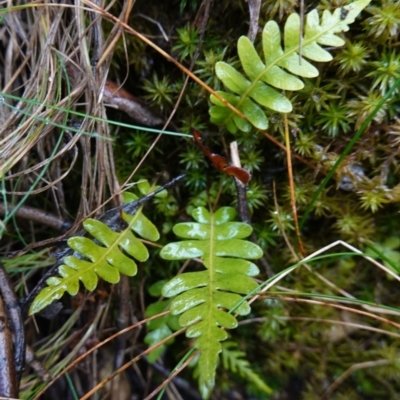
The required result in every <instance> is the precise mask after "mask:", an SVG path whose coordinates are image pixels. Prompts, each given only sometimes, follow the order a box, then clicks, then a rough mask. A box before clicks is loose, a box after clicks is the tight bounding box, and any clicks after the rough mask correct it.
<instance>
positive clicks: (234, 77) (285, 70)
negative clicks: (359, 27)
mask: <svg viewBox="0 0 400 400" xmlns="http://www.w3.org/2000/svg"><path fill="white" fill-rule="evenodd" d="M370 1H371V0H358V1H355V2H354V3H351V4H349V5H347V6H344V7H342V8H338V9H336V10H335V11H334V12H333V13H331V12H330V11H328V10H325V11H324V12H323V14H322V18H321V20H320V19H319V15H318V12H317V10H313V11H311V12H310V13H309V14H307V18H306V22H305V27H304V36H303V37H302V39H301V56H300V55H299V48H300V42H299V39H300V38H299V32H300V16H299V15H298V14H296V13H293V14H291V15H290V16H289V18H288V19H287V21H286V24H285V27H284V35H283V41H284V48H282V45H281V41H282V38H281V32H280V29H279V26H278V24H277V23H276V22H275V21H269V22H267V24H266V25H265V27H264V30H263V33H262V47H263V52H264V60H265V63H264V62H263V61H262V59H261V57H260V56H259V55H258V53H257V50H256V49H255V47H254V45H253V43H252V42H251V41H250V40H249V39H248V38H247V37H246V36H242V37H241V38H239V40H238V55H239V59H240V62H241V64H242V67H243V70H244V72H245V75H246V76H245V75H244V74H242V73H240V72H239V71H237V70H236V69H235V68H233V67H232V66H231V65H229V64H227V63H225V62H218V63H217V64H216V68H215V71H216V74H217V76H218V78H219V79H220V80H221V81H222V82H223V84H224V85H225V87H226V88H227V89H229V90H230V91H231V92H232V93H228V92H224V91H217V93H218V94H219V95H220V96H221V97H222V98H224V99H225V100H227V101H228V102H229V103H231V104H232V105H234V106H235V107H236V108H237V109H238V110H239V111H241V112H242V113H243V114H244V115H245V116H246V118H247V119H248V121H245V120H244V119H242V118H241V117H239V116H238V115H236V114H234V113H233V112H232V111H231V110H230V109H229V108H228V107H226V105H225V104H224V103H223V102H222V101H220V100H219V99H217V97H216V96H214V95H211V97H210V100H211V102H212V103H213V104H214V106H212V107H211V108H210V115H211V122H213V123H215V124H217V125H226V127H227V129H228V130H229V131H230V132H232V133H235V132H236V131H237V130H238V129H239V130H241V131H244V132H248V131H250V129H251V125H253V126H254V127H256V128H257V129H262V130H264V129H266V128H267V127H268V119H267V117H266V115H265V112H264V110H263V109H262V108H261V107H260V106H263V107H266V108H269V109H271V110H274V111H277V112H281V113H288V112H290V111H292V104H291V102H290V100H289V99H288V98H287V97H285V96H284V95H283V94H282V93H280V92H279V91H277V90H275V89H274V88H276V89H281V90H291V91H294V90H300V89H302V88H303V87H304V84H303V81H302V80H301V79H300V78H298V77H297V76H300V77H303V78H314V77H316V76H318V70H317V68H315V67H314V66H313V65H312V64H311V63H310V62H308V61H307V60H306V59H305V58H307V59H309V60H312V61H316V62H327V61H331V60H332V55H331V54H330V53H329V52H328V51H326V50H325V49H323V48H322V47H321V46H322V45H325V46H332V47H338V46H343V45H344V44H345V42H344V40H343V39H341V38H340V37H338V36H336V33H339V32H346V31H348V30H349V27H348V25H349V24H351V23H353V22H354V20H355V18H356V17H357V15H358V14H359V13H360V12H361V11H362V10H363V9H364V8H365V7H366V6H367V5H368V4H369V3H370ZM304 57H305V58H304ZM295 75H297V76H295Z"/></svg>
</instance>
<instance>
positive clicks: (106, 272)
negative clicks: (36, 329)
mask: <svg viewBox="0 0 400 400" xmlns="http://www.w3.org/2000/svg"><path fill="white" fill-rule="evenodd" d="M138 186H139V190H140V191H141V192H142V193H144V194H147V193H146V192H148V191H149V190H150V185H149V184H148V182H147V181H144V182H141V183H139V184H138ZM124 196H125V201H126V202H132V201H135V200H137V199H138V197H137V196H136V195H134V194H133V193H125V194H124ZM120 216H121V218H122V220H124V221H125V222H126V224H127V226H126V228H125V229H123V230H122V231H121V232H114V231H113V230H112V229H110V228H109V227H108V226H107V225H106V224H104V223H103V222H101V221H98V220H95V219H92V218H88V219H87V220H85V221H84V222H83V227H84V228H85V230H86V231H87V232H88V233H90V234H91V235H92V237H93V238H94V239H95V240H92V239H89V238H87V237H82V236H75V237H71V238H70V239H68V241H67V243H68V246H69V247H70V248H71V249H73V250H74V251H75V254H74V255H72V256H67V257H65V258H64V260H63V264H62V265H61V266H60V267H59V269H58V274H59V276H52V277H50V278H48V279H47V281H46V283H47V285H48V286H47V287H45V288H44V289H42V290H41V291H40V293H39V294H38V295H37V296H36V298H35V300H34V301H33V303H32V305H31V307H30V309H29V314H30V315H32V314H35V313H37V312H39V311H40V310H42V309H43V308H44V307H46V306H48V305H49V304H51V303H52V302H53V301H54V300H58V299H60V298H61V297H62V296H63V294H64V293H65V292H66V291H67V292H68V293H69V294H70V295H71V296H73V295H75V294H76V293H78V290H79V281H81V282H82V283H83V285H84V286H85V288H86V289H87V290H90V291H91V290H94V289H95V288H96V287H97V282H98V278H99V277H100V278H102V279H104V280H105V281H107V282H109V283H117V282H118V281H119V278H120V274H124V275H128V276H133V275H136V273H137V266H136V263H135V261H134V260H133V259H132V258H135V259H136V260H138V261H146V260H147V258H148V257H149V253H148V251H147V248H146V247H145V246H144V244H143V243H142V242H141V241H140V240H139V239H137V238H136V236H135V235H134V233H136V234H139V235H140V236H141V237H143V238H144V239H147V240H151V241H157V240H158V239H159V237H160V235H159V233H158V230H157V228H156V227H155V226H154V225H153V223H152V222H151V221H150V220H149V219H147V217H145V216H144V215H143V213H142V207H141V208H139V210H138V211H137V212H136V213H135V214H134V215H130V214H127V213H125V212H123V211H122V212H121V215H120ZM125 253H126V254H127V255H126V254H125ZM128 255H129V257H128Z"/></svg>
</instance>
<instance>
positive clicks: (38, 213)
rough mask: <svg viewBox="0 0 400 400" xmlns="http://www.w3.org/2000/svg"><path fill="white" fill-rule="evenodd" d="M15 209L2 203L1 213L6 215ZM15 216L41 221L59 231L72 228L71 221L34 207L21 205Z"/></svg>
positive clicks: (0, 204) (0, 206) (0, 205)
mask: <svg viewBox="0 0 400 400" xmlns="http://www.w3.org/2000/svg"><path fill="white" fill-rule="evenodd" d="M13 209H14V207H13V206H9V205H8V206H7V207H6V206H5V204H4V203H0V215H5V214H6V213H8V212H10V211H12V210H13ZM15 216H16V217H18V218H24V219H27V220H29V221H34V222H39V223H41V224H43V225H46V226H50V227H51V228H54V229H57V230H59V231H67V230H68V229H70V228H71V223H70V222H69V221H65V220H63V219H62V218H60V217H58V216H57V215H54V214H52V213H49V212H46V211H43V210H40V209H38V208H34V207H29V206H21V207H20V208H19V209H18V210H17V211H16V212H15Z"/></svg>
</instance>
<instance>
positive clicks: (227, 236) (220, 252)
mask: <svg viewBox="0 0 400 400" xmlns="http://www.w3.org/2000/svg"><path fill="white" fill-rule="evenodd" d="M192 215H193V218H194V219H195V220H196V221H197V222H189V223H181V224H177V225H175V227H174V233H175V234H176V235H177V236H179V237H182V238H185V239H189V240H184V241H181V242H176V243H170V244H168V245H166V246H165V247H164V248H163V249H162V250H161V257H162V258H164V259H167V260H182V259H187V258H190V259H191V258H196V257H200V258H201V259H202V260H203V262H204V266H205V267H206V270H205V271H198V272H187V273H184V274H181V275H178V276H176V277H175V278H173V279H172V280H171V281H169V282H168V283H167V284H166V285H165V286H164V288H163V295H164V296H165V297H174V296H176V297H174V299H173V300H172V302H171V313H172V314H173V315H180V317H179V324H180V325H181V326H182V327H188V329H187V331H186V336H187V337H189V338H197V339H196V341H195V347H196V348H197V349H199V350H200V358H199V371H200V378H199V384H200V390H201V392H202V395H203V397H204V398H207V397H208V396H209V394H210V392H211V390H212V388H213V387H214V382H215V369H216V367H217V362H218V355H219V353H220V352H221V343H220V342H221V341H223V340H225V339H226V338H227V333H226V331H225V329H232V328H235V327H236V326H237V320H236V318H235V317H234V316H233V315H232V314H229V313H228V312H226V310H230V309H232V308H233V307H235V306H236V305H237V304H238V303H239V302H240V301H241V300H242V296H241V295H246V294H248V293H250V292H251V291H252V290H254V289H255V288H256V287H257V284H256V282H255V281H254V280H253V279H251V278H250V276H254V275H257V274H258V273H259V270H258V268H257V266H256V265H254V264H253V263H251V262H249V261H247V260H244V258H247V259H257V258H260V257H261V256H262V250H261V249H260V248H259V247H258V246H257V245H255V244H254V243H251V242H248V241H246V240H243V238H246V237H248V236H249V235H250V234H251V232H252V228H251V226H249V225H247V224H244V223H242V222H233V221H232V219H233V218H234V217H235V215H236V212H235V210H234V209H233V208H230V207H223V208H220V209H219V210H218V211H216V212H215V213H214V214H210V213H209V212H208V211H207V210H206V209H205V208H203V207H199V208H196V209H195V210H194V212H193V214H192ZM235 312H236V313H237V314H239V315H247V314H248V313H249V312H250V307H249V305H248V304H247V303H246V302H244V303H242V304H241V305H240V306H239V307H237V308H236V309H235Z"/></svg>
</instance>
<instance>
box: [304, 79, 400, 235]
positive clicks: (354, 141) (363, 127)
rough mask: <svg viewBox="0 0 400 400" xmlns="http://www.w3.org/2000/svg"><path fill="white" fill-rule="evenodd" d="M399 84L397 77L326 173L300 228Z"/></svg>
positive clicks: (399, 80)
mask: <svg viewBox="0 0 400 400" xmlns="http://www.w3.org/2000/svg"><path fill="white" fill-rule="evenodd" d="M399 85H400V78H398V79H396V81H395V83H394V84H393V86H392V87H391V88H390V89H389V90H388V92H387V93H386V95H385V96H384V98H383V99H382V100H381V101H380V102H379V103H378V105H377V106H376V107H375V109H374V110H373V111H372V112H371V114H370V115H369V116H368V118H367V119H366V120H365V121H364V123H363V124H362V125H361V126H360V128H359V129H358V131H357V132H356V133H355V135H354V137H353V139H351V140H350V142H349V143H348V145H347V146H346V147H345V149H344V150H343V152H342V154H341V155H340V157H339V158H338V160H337V161H336V163H335V165H334V166H333V167H332V169H331V170H330V171H329V172H328V174H327V175H326V177H325V178H324V180H323V181H322V183H321V185H320V186H319V187H318V189H317V191H316V192H315V194H314V196H313V197H312V199H311V201H310V203H309V204H308V206H307V208H306V210H305V212H304V215H303V217H302V218H301V220H300V228H302V227H303V226H304V223H305V222H306V219H307V217H308V215H309V214H310V211H311V209H312V207H313V205H314V203H315V202H316V200H317V199H318V197H319V196H320V194H321V192H322V191H323V190H324V188H325V186H326V185H327V184H328V182H329V180H330V179H331V178H332V176H333V174H334V173H335V171H336V170H337V169H338V167H339V165H340V164H341V162H342V161H343V159H344V158H345V157H346V156H347V154H349V152H350V150H351V149H352V148H353V146H354V145H355V144H356V142H357V140H358V139H359V138H360V136H361V135H362V134H363V133H364V131H365V130H366V128H367V126H368V125H369V124H370V122H371V121H372V120H373V118H374V117H375V115H376V114H377V113H378V111H379V110H380V108H381V107H382V106H383V105H384V104H385V103H386V101H388V99H389V98H390V96H391V95H392V94H393V93H394V91H395V90H396V88H397V87H398V86H399Z"/></svg>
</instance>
